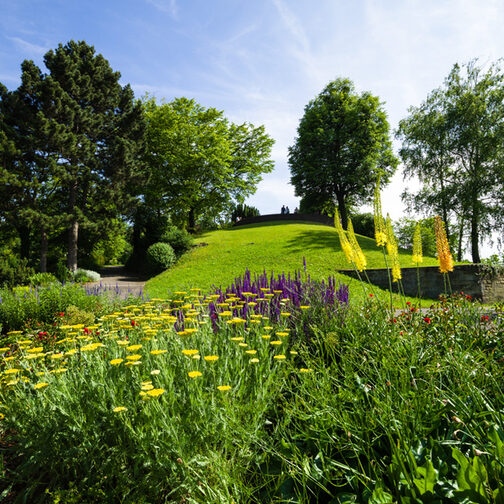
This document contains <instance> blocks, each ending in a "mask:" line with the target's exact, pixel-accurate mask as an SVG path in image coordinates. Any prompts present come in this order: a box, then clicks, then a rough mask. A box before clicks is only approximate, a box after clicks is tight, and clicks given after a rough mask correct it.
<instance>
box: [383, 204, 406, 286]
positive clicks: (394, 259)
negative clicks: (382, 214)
mask: <svg viewBox="0 0 504 504" xmlns="http://www.w3.org/2000/svg"><path fill="white" fill-rule="evenodd" d="M385 234H386V237H387V238H386V239H387V243H386V245H387V253H388V255H389V256H390V261H391V263H392V280H393V281H394V282H397V281H398V280H401V278H402V273H401V265H400V263H399V251H398V249H397V240H396V239H395V236H394V230H393V229H392V220H391V219H390V215H389V214H387V223H386V226H385Z"/></svg>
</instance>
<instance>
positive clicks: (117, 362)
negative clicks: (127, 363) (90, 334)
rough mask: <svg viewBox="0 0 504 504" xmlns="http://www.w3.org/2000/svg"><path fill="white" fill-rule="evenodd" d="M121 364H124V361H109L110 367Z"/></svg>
mask: <svg viewBox="0 0 504 504" xmlns="http://www.w3.org/2000/svg"><path fill="white" fill-rule="evenodd" d="M121 362H124V359H112V360H111V361H110V364H112V366H117V365H119V364H121Z"/></svg>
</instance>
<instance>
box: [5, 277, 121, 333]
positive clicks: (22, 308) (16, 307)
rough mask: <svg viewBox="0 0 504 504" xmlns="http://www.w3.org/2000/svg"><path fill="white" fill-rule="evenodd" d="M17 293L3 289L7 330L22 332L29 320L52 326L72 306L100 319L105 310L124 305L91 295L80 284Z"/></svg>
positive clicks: (104, 297)
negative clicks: (57, 316)
mask: <svg viewBox="0 0 504 504" xmlns="http://www.w3.org/2000/svg"><path fill="white" fill-rule="evenodd" d="M16 290H17V293H16V292H13V291H12V290H10V289H0V324H2V326H3V330H4V331H13V330H16V331H17V330H19V329H22V328H23V326H24V325H25V324H26V323H27V322H28V321H29V320H32V321H33V320H35V321H38V322H40V323H52V322H53V321H54V316H55V315H56V314H58V313H64V312H65V311H66V310H67V308H68V306H70V305H74V306H76V307H77V308H78V309H79V310H84V311H86V312H95V314H96V315H97V316H100V315H101V314H102V313H103V311H104V310H109V309H111V308H113V307H114V306H116V305H117V304H120V300H119V299H113V298H110V297H108V296H107V295H100V296H96V295H93V294H88V293H87V292H86V290H85V289H83V288H82V287H81V286H80V285H77V284H68V285H64V286H56V285H51V286H49V287H45V288H37V287H35V288H33V289H30V288H25V289H23V290H20V289H19V288H18V289H16Z"/></svg>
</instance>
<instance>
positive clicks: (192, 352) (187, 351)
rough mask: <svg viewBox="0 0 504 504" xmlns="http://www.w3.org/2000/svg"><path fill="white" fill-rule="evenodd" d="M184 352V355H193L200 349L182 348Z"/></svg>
mask: <svg viewBox="0 0 504 504" xmlns="http://www.w3.org/2000/svg"><path fill="white" fill-rule="evenodd" d="M182 353H183V354H184V355H187V356H191V355H196V354H197V353H199V350H195V349H191V350H182Z"/></svg>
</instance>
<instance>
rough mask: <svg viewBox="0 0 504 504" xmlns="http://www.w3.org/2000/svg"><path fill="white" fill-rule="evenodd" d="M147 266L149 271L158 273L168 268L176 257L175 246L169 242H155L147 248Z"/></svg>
mask: <svg viewBox="0 0 504 504" xmlns="http://www.w3.org/2000/svg"><path fill="white" fill-rule="evenodd" d="M146 259H147V266H148V268H149V272H150V273H153V274H156V273H161V272H162V271H164V270H167V269H168V268H169V267H170V266H172V265H173V263H174V262H175V259H176V255H175V252H174V251H173V248H172V246H171V245H169V244H168V243H162V242H158V243H154V245H151V246H150V247H149V248H148V249H147V258H146Z"/></svg>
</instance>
